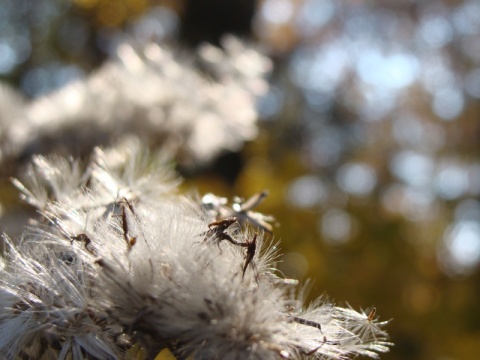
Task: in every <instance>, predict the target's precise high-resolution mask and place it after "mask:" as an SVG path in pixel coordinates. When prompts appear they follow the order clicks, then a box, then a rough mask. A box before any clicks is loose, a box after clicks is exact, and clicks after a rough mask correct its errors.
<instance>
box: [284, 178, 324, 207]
mask: <svg viewBox="0 0 480 360" xmlns="http://www.w3.org/2000/svg"><path fill="white" fill-rule="evenodd" d="M286 196H287V200H288V201H289V202H290V204H292V205H293V206H296V207H299V208H309V207H313V206H315V205H318V203H320V202H323V201H325V200H326V198H327V189H326V188H325V185H323V183H322V182H321V181H320V179H319V178H318V177H316V176H314V175H305V176H301V177H299V178H297V179H295V180H294V181H293V182H292V183H291V184H290V185H289V186H288V188H287V193H286Z"/></svg>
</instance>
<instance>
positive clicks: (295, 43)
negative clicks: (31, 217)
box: [0, 0, 480, 359]
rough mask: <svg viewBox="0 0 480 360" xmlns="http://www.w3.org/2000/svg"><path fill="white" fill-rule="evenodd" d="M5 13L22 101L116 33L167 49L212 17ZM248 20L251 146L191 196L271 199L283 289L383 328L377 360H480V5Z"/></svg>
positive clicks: (262, 5)
mask: <svg viewBox="0 0 480 360" xmlns="http://www.w3.org/2000/svg"><path fill="white" fill-rule="evenodd" d="M223 1H224V2H225V3H230V4H231V5H232V7H233V8H234V5H235V4H237V1H227V0H223ZM2 3H3V4H2V5H3V6H2V11H1V12H0V18H1V19H2V21H0V27H1V28H0V54H2V56H0V75H1V76H2V77H3V78H4V79H6V80H7V81H9V82H10V83H11V84H13V85H14V86H16V87H17V88H18V89H20V90H21V92H22V93H23V94H25V95H26V96H27V97H37V96H39V95H41V94H45V93H47V92H48V91H50V90H52V89H54V88H58V87H59V86H61V85H63V84H65V83H67V82H68V81H71V80H72V79H78V78H82V77H84V76H86V74H88V73H90V72H91V71H92V69H94V68H96V67H97V66H98V65H99V64H100V62H101V61H102V59H104V58H105V57H107V56H108V55H109V54H110V52H111V49H112V48H113V47H114V45H115V43H116V41H117V40H116V39H118V36H119V34H120V33H121V32H122V28H124V27H127V26H128V27H130V28H131V29H132V34H133V36H134V37H135V38H137V39H154V40H156V41H170V42H173V41H175V39H176V38H177V36H178V34H180V33H181V32H182V30H181V29H182V26H183V28H185V27H187V25H188V28H189V29H192V27H193V28H195V26H194V25H192V24H194V23H195V21H194V20H192V19H194V16H192V15H191V12H189V11H191V8H192V5H191V4H192V3H196V5H195V6H201V5H199V4H202V3H203V4H204V6H207V5H208V6H210V7H212V6H215V5H218V3H217V4H216V2H215V1H213V0H209V1H202V0H191V1H150V2H147V1H134V0H130V1H128V0H88V1H87V0H76V1H71V2H68V1H60V0H57V1H56V0H37V1H35V3H34V5H32V4H31V3H32V2H31V1H27V0H2ZM106 9H107V10H106ZM140 13H143V17H142V19H144V20H143V21H136V20H137V19H138V16H139V14H140ZM202 14H204V15H203V16H204V20H205V19H206V20H207V21H201V22H198V23H199V24H201V27H202V28H201V29H199V30H198V31H199V33H204V34H209V35H208V36H207V35H205V39H207V38H208V40H215V39H216V38H215V37H213V36H210V34H211V33H210V32H209V31H208V30H206V29H205V27H207V26H208V24H209V23H211V24H212V28H217V29H218V28H219V27H218V25H216V24H218V23H219V22H221V21H222V20H223V18H222V17H221V16H220V15H218V14H215V15H216V16H212V17H211V18H210V19H209V18H208V15H205V14H208V11H207V12H205V13H202ZM241 14H248V11H246V12H240V11H239V12H238V16H239V17H241ZM187 15H188V16H187ZM182 19H190V22H189V23H188V24H182ZM244 20H245V23H249V20H252V36H253V37H254V38H255V39H257V40H258V41H259V43H260V44H261V45H262V46H264V47H265V48H266V49H267V51H268V53H269V54H270V55H271V56H272V58H273V59H275V61H276V70H275V73H274V74H273V75H272V78H271V84H272V86H271V90H270V92H269V93H268V94H267V95H266V96H264V97H263V98H262V99H261V100H260V101H259V104H258V109H259V111H260V113H261V115H262V118H263V120H262V121H261V123H260V127H261V129H260V135H259V137H258V138H257V140H256V141H254V142H252V143H250V144H249V145H248V146H247V147H246V148H245V149H244V150H243V151H242V153H241V162H242V164H243V166H242V167H240V168H237V170H236V171H234V173H238V174H239V175H238V176H237V177H235V179H234V180H233V181H228V182H227V181H225V180H224V177H222V176H220V175H219V174H221V173H222V171H221V169H224V168H225V167H227V166H231V163H229V164H227V165H225V163H224V162H222V161H220V162H219V163H218V164H220V165H221V166H217V167H213V168H212V169H211V170H212V171H207V172H205V173H202V174H196V175H195V178H194V180H195V181H194V182H193V183H194V184H195V185H196V186H197V187H199V190H200V191H201V192H204V193H205V192H209V191H214V192H215V193H217V194H222V195H225V196H231V195H233V194H236V195H238V194H243V195H245V196H248V195H249V194H252V193H254V192H257V191H260V190H262V189H264V188H267V189H269V190H270V195H269V197H268V199H267V200H266V201H265V202H263V203H262V204H261V205H260V206H259V209H260V211H262V212H265V213H268V214H274V215H275V217H276V219H277V220H278V222H279V223H280V224H281V226H280V227H279V228H275V229H274V234H275V236H276V237H277V238H280V239H285V240H288V239H292V240H294V242H282V248H283V249H284V250H286V255H285V256H284V261H283V263H282V264H281V267H282V269H283V271H284V272H285V274H286V276H287V277H288V276H292V277H296V278H298V277H300V278H302V277H304V278H307V277H312V278H314V279H315V286H314V290H313V292H316V293H321V292H323V291H328V293H329V294H330V295H331V296H332V297H333V298H335V299H338V300H342V299H345V300H348V301H349V302H350V303H351V305H353V306H354V307H359V306H368V305H375V306H376V307H377V308H378V309H379V311H381V313H382V315H383V316H387V317H388V316H390V317H392V318H394V321H393V322H392V323H391V325H390V326H389V332H390V333H391V335H392V341H393V342H394V343H395V344H396V346H395V347H394V348H393V350H392V352H391V353H389V354H386V355H385V356H384V357H383V358H384V359H472V358H475V355H476V354H477V353H478V352H479V351H480V345H479V341H478V339H479V338H480V310H479V307H478V304H477V303H478V298H479V296H480V289H479V286H478V284H479V283H480V274H479V262H480V202H479V200H478V198H479V195H480V156H479V154H480V153H479V150H480V149H479V145H478V144H479V141H478V139H479V136H480V121H479V117H480V111H479V109H480V102H479V99H480V2H478V1H476V0H463V1H462V0H456V1H418V2H413V1H333V0H297V1H294V0H263V1H258V2H257V9H256V12H255V16H254V18H253V19H244ZM221 29H223V30H225V27H221ZM192 33H193V32H192V31H190V32H189V34H192ZM183 34H185V33H183ZM242 34H245V33H244V32H242ZM187 35H188V34H187ZM187 35H185V36H187ZM187 37H188V36H187ZM187 42H188V43H198V42H199V39H194V40H192V41H187ZM18 101H23V100H21V99H18ZM0 111H3V110H0ZM2 114H3V112H2ZM219 169H220V171H219ZM2 192H3V191H2ZM222 192H223V193H222ZM2 199H10V198H9V197H8V198H7V197H6V195H2ZM314 295H316V294H314Z"/></svg>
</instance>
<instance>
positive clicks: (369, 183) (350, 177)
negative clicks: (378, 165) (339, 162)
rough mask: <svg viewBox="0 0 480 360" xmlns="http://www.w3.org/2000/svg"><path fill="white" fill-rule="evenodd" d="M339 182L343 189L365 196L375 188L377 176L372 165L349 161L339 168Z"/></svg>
mask: <svg viewBox="0 0 480 360" xmlns="http://www.w3.org/2000/svg"><path fill="white" fill-rule="evenodd" d="M337 182H338V185H339V186H340V188H341V189H342V190H343V191H345V192H347V193H349V194H353V195H357V196H365V195H368V194H369V193H370V192H372V190H373V189H374V188H375V185H376V183H377V176H376V174H375V171H374V170H373V169H372V167H370V166H369V165H367V164H363V163H349V164H345V165H343V166H342V167H341V168H340V169H339V170H338V172H337Z"/></svg>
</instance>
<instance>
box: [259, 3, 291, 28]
mask: <svg viewBox="0 0 480 360" xmlns="http://www.w3.org/2000/svg"><path fill="white" fill-rule="evenodd" d="M293 10H294V9H293V4H292V2H291V1H290V0H266V1H265V2H264V3H263V5H262V8H261V10H260V12H261V14H262V16H263V18H264V19H265V20H266V21H268V22H270V23H273V24H284V23H286V22H288V21H289V20H290V19H291V18H292V16H293Z"/></svg>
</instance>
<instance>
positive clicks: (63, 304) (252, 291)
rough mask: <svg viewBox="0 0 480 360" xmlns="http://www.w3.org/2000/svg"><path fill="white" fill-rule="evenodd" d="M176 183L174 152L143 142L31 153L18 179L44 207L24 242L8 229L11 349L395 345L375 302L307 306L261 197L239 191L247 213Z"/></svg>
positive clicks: (238, 350)
mask: <svg viewBox="0 0 480 360" xmlns="http://www.w3.org/2000/svg"><path fill="white" fill-rule="evenodd" d="M158 159H160V160H158ZM177 183H178V180H177V179H176V178H175V176H174V175H173V174H172V172H171V171H170V170H169V167H168V159H167V158H165V157H161V156H160V157H158V156H149V155H148V154H146V153H142V152H141V151H134V152H133V153H131V154H128V153H126V152H125V151H116V150H114V149H113V150H109V151H105V152H103V151H101V150H96V151H95V155H94V157H93V158H92V160H91V162H90V163H89V164H86V165H84V166H81V165H80V164H79V163H78V162H75V161H70V160H65V159H60V158H55V157H53V158H46V157H36V158H35V160H34V165H33V166H32V167H31V169H30V171H29V172H28V173H27V179H23V180H22V181H16V182H15V184H16V185H17V187H19V188H20V190H21V191H22V194H23V196H24V197H25V199H26V201H27V202H28V203H30V204H31V205H34V206H36V207H37V208H38V209H39V210H40V211H41V213H42V214H43V218H42V219H39V220H37V221H36V222H35V223H33V225H32V227H31V228H29V229H28V230H26V232H25V233H24V236H23V238H22V239H21V240H20V241H18V242H16V243H15V242H13V241H12V240H10V239H8V238H7V237H6V238H5V241H6V243H7V248H8V249H7V257H6V259H5V261H6V265H5V268H4V269H3V270H2V274H1V275H2V276H1V279H2V280H1V281H0V328H2V329H6V328H8V329H9V331H8V332H1V333H0V353H1V354H4V355H3V356H4V357H5V359H15V357H16V356H23V357H30V358H32V359H42V356H47V355H41V354H42V352H43V354H48V356H50V358H61V359H63V358H72V359H83V358H90V359H123V358H126V357H127V356H128V354H129V350H128V347H129V346H131V345H133V344H136V345H137V346H140V347H142V348H143V349H144V350H145V353H146V354H147V356H149V357H154V356H155V355H156V354H157V353H158V352H159V351H160V350H162V349H163V348H169V349H170V350H171V351H172V352H173V353H175V354H176V356H177V357H178V358H179V359H180V358H186V357H188V356H191V355H192V356H194V358H195V359H216V358H218V359H279V358H302V357H307V358H309V357H310V358H319V359H324V358H329V359H344V358H349V357H353V356H355V355H359V354H360V355H366V356H370V357H374V358H375V357H377V356H378V355H377V354H378V353H380V352H385V351H388V347H389V345H390V344H389V343H388V342H387V334H386V332H385V331H384V330H383V329H382V327H383V326H384V325H385V322H377V321H376V319H375V312H370V313H369V314H365V313H358V312H356V311H354V310H352V309H349V308H348V309H345V308H339V307H335V306H334V305H332V304H330V303H328V302H327V301H326V300H322V299H319V300H317V301H316V302H314V303H312V304H310V306H305V305H304V304H303V300H302V296H297V295H295V294H296V293H298V291H296V290H295V287H296V282H295V281H294V280H293V279H282V278H281V277H279V276H278V272H277V271H276V269H275V263H274V260H275V258H276V256H277V254H276V250H275V247H273V246H272V241H271V240H268V237H269V236H267V235H265V234H264V233H263V230H261V229H262V225H261V224H260V227H259V228H254V227H253V226H251V225H249V224H248V222H249V221H250V220H249V219H250V218H251V215H248V212H247V211H250V209H251V207H253V206H254V205H255V204H256V203H257V202H258V201H259V200H258V199H257V200H258V201H253V200H251V201H247V202H246V203H241V202H236V203H235V204H234V205H235V206H236V208H237V210H236V211H237V213H238V214H243V215H245V218H244V220H245V221H246V222H247V223H246V224H244V226H240V224H239V223H238V222H237V221H236V219H231V218H228V219H224V218H221V216H220V213H215V217H214V216H213V215H212V211H207V209H205V208H204V207H203V206H202V204H201V203H200V202H198V201H195V200H193V199H191V198H188V197H185V196H183V195H180V194H178V192H177V189H176V185H177ZM249 202H252V204H250V205H251V206H250V205H248V206H247V204H248V203H249ZM242 204H243V206H244V207H245V208H242ZM210 210H211V209H210ZM229 214H230V215H231V214H235V213H229ZM247 215H248V216H247ZM217 216H220V217H217ZM266 218H267V217H265V216H261V214H258V215H257V217H256V219H261V220H262V221H263V220H264V219H266ZM257 225H259V224H258V223H257ZM267 225H268V224H267ZM120 339H122V340H120ZM39 354H40V355H39ZM0 358H1V357H0ZM44 358H45V357H44ZM47 358H48V357H47Z"/></svg>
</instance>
